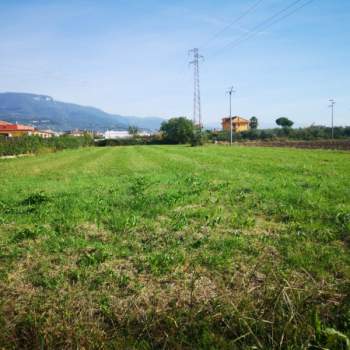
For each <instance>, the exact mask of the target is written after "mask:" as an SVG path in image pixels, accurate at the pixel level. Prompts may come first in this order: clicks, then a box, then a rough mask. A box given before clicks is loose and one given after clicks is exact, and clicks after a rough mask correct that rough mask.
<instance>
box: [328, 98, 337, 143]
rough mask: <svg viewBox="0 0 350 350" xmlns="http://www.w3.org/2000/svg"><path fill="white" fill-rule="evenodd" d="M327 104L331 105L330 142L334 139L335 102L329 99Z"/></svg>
mask: <svg viewBox="0 0 350 350" xmlns="http://www.w3.org/2000/svg"><path fill="white" fill-rule="evenodd" d="M329 102H330V103H331V104H330V106H329V108H331V109H332V140H333V139H334V105H335V103H336V102H335V101H334V100H333V99H330V100H329Z"/></svg>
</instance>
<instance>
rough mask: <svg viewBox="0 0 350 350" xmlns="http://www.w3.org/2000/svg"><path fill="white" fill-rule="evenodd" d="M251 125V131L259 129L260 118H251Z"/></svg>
mask: <svg viewBox="0 0 350 350" xmlns="http://www.w3.org/2000/svg"><path fill="white" fill-rule="evenodd" d="M249 125H250V128H251V129H257V128H258V125H259V122H258V118H257V117H251V118H250V123H249Z"/></svg>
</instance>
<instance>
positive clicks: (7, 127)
mask: <svg viewBox="0 0 350 350" xmlns="http://www.w3.org/2000/svg"><path fill="white" fill-rule="evenodd" d="M34 134H35V128H33V127H32V126H28V125H21V124H11V123H8V122H4V121H0V135H3V136H7V137H19V136H25V135H29V136H30V135H34Z"/></svg>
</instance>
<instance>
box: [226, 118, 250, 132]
mask: <svg viewBox="0 0 350 350" xmlns="http://www.w3.org/2000/svg"><path fill="white" fill-rule="evenodd" d="M230 121H231V118H230V117H228V118H223V119H222V123H221V124H222V129H223V130H224V131H230V130H231V126H230ZM249 129H250V121H249V120H247V119H244V118H241V117H238V116H235V117H232V130H233V132H242V131H248V130H249Z"/></svg>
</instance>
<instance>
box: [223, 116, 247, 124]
mask: <svg viewBox="0 0 350 350" xmlns="http://www.w3.org/2000/svg"><path fill="white" fill-rule="evenodd" d="M222 122H223V123H224V122H230V117H227V118H223V119H222ZM232 123H233V124H238V123H248V124H249V123H250V121H249V120H247V119H244V118H242V117H239V116H234V117H232Z"/></svg>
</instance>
